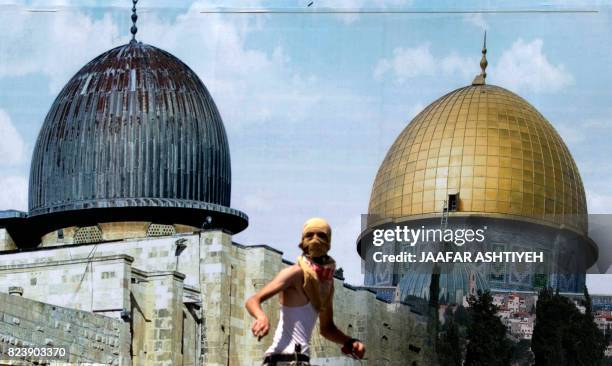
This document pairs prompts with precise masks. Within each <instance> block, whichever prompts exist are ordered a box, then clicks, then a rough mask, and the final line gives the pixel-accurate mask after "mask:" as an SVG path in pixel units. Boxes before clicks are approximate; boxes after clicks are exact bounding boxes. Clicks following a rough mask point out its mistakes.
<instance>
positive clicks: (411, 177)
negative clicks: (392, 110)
mask: <svg viewBox="0 0 612 366" xmlns="http://www.w3.org/2000/svg"><path fill="white" fill-rule="evenodd" d="M449 193H459V199H460V202H459V211H461V212H463V213H468V214H470V213H473V214H495V215H502V216H503V215H511V216H512V217H513V218H515V219H516V218H519V219H521V218H522V219H528V220H530V221H534V220H535V221H540V222H544V223H547V224H554V225H559V224H563V225H565V226H566V227H569V228H571V229H574V230H576V231H578V232H581V233H585V232H586V200H585V194H584V188H583V185H582V181H581V179H580V175H579V173H578V169H577V167H576V164H575V162H574V160H573V159H572V157H571V155H570V153H569V150H568V148H567V147H566V146H565V144H564V143H563V141H562V139H561V137H560V136H559V134H558V133H557V132H556V131H555V130H554V128H553V127H552V125H551V124H550V123H549V122H548V121H547V120H546V119H545V118H544V117H543V116H542V115H541V114H540V113H539V112H538V111H537V110H536V109H535V108H534V107H533V106H531V105H530V104H529V103H528V102H526V101H525V100H524V99H522V98H521V97H519V96H517V95H516V94H514V93H512V92H510V91H508V90H505V89H503V88H500V87H497V86H493V85H471V86H468V87H464V88H461V89H457V90H455V91H453V92H451V93H449V94H447V95H445V96H443V97H441V98H440V99H438V100H437V101H435V102H434V103H432V104H431V105H429V106H428V107H427V108H425V109H424V110H423V111H422V112H421V113H420V114H419V115H418V116H416V117H415V118H414V119H413V120H412V122H411V123H410V124H409V125H408V126H407V127H406V129H404V131H403V132H402V133H401V134H400V135H399V136H398V138H397V140H396V141H395V143H394V144H393V146H392V147H391V148H390V149H389V151H388V153H387V155H386V157H385V159H384V161H383V163H382V165H381V167H380V169H379V171H378V174H377V177H376V179H375V182H374V187H373V190H372V196H371V198H370V206H369V213H370V214H373V215H379V216H382V217H393V218H397V217H400V216H412V215H429V214H439V213H440V211H441V207H442V204H443V201H444V200H445V199H446V197H447V195H448V194H449Z"/></svg>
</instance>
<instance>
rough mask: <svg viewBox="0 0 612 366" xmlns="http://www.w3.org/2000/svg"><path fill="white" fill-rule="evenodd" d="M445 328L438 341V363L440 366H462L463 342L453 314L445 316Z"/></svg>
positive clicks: (449, 313)
mask: <svg viewBox="0 0 612 366" xmlns="http://www.w3.org/2000/svg"><path fill="white" fill-rule="evenodd" d="M444 326H445V331H444V332H442V333H441V335H440V337H439V339H438V347H437V352H438V363H439V364H440V366H461V364H462V361H463V354H462V353H463V352H462V351H463V342H462V339H461V334H460V332H459V327H458V326H457V323H456V322H455V319H454V316H453V314H452V312H448V313H447V314H445V324H444Z"/></svg>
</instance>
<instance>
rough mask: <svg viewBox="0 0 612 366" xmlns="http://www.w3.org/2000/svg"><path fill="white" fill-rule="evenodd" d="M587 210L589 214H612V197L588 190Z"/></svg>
mask: <svg viewBox="0 0 612 366" xmlns="http://www.w3.org/2000/svg"><path fill="white" fill-rule="evenodd" d="M585 193H586V199H587V208H588V211H589V214H609V213H612V210H611V209H610V207H612V195H607V194H601V193H599V192H594V191H592V190H586V192H585Z"/></svg>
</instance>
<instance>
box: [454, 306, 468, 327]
mask: <svg viewBox="0 0 612 366" xmlns="http://www.w3.org/2000/svg"><path fill="white" fill-rule="evenodd" d="M455 322H457V324H458V325H459V326H462V327H467V326H468V325H469V324H470V314H469V313H468V311H467V310H466V309H465V306H463V305H459V306H458V307H457V310H455Z"/></svg>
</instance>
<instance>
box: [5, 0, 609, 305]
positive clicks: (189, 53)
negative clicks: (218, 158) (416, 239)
mask: <svg viewBox="0 0 612 366" xmlns="http://www.w3.org/2000/svg"><path fill="white" fill-rule="evenodd" d="M309 2H310V1H291V2H287V1H223V2H221V1H202V2H187V1H185V2H176V1H170V0H165V1H148V0H140V4H139V6H138V7H139V21H138V27H139V32H138V35H137V38H138V39H139V40H141V41H143V42H145V43H149V44H152V45H155V46H157V47H160V48H162V49H165V50H167V51H169V52H171V53H173V54H174V55H175V56H177V57H179V58H180V59H182V60H183V61H184V62H186V63H187V64H188V65H189V66H190V67H191V68H192V69H194V70H195V72H196V73H197V74H198V75H199V76H200V78H201V79H202V80H203V82H204V83H205V84H206V85H207V87H208V88H209V90H210V91H211V94H212V95H213V97H214V99H215V101H216V103H217V106H218V107H219V109H220V112H221V115H222V117H223V120H224V123H225V126H226V129H227V133H228V138H229V142H230V149H231V155H232V168H233V169H232V173H233V187H232V206H233V207H234V208H237V209H240V210H242V211H244V212H246V213H247V214H248V215H249V217H250V226H249V228H248V229H247V230H246V231H244V232H243V233H241V234H239V235H237V236H236V237H235V240H236V241H238V242H241V243H245V244H260V243H265V244H269V245H271V246H273V247H276V248H279V249H280V250H283V251H284V252H285V256H286V257H287V258H288V259H290V260H294V259H295V257H296V256H297V255H298V254H299V253H298V249H297V243H298V241H299V234H300V230H301V225H302V223H303V221H304V220H305V219H307V218H308V217H311V216H323V217H326V218H328V219H329V221H330V222H331V224H332V225H333V228H334V238H333V244H332V247H333V249H332V255H333V256H334V257H336V258H337V260H338V262H339V265H340V266H342V267H344V268H345V273H346V275H347V277H348V279H349V281H350V282H352V283H359V282H361V281H362V276H361V275H360V268H359V258H358V256H357V254H356V252H355V238H356V237H357V235H358V233H359V222H360V215H361V214H364V213H366V212H367V205H368V199H369V195H370V189H371V185H372V182H373V180H374V177H375V175H376V171H377V169H378V166H379V164H380V163H381V162H382V159H383V157H384V155H385V153H386V151H387V149H388V148H389V147H390V145H391V144H392V142H393V140H394V139H395V137H396V136H397V135H398V134H399V133H400V132H401V130H402V129H403V128H404V127H405V126H406V125H407V124H408V122H409V121H410V120H411V118H412V117H414V116H415V115H416V114H417V113H418V112H419V111H420V110H422V109H423V108H424V107H425V106H427V105H428V104H429V103H431V102H432V101H434V100H435V99H437V98H438V97H439V96H441V95H443V94H445V93H447V92H448V91H450V90H452V89H455V88H458V87H461V86H464V85H467V84H469V83H470V82H471V81H472V79H473V77H474V76H475V75H476V74H477V73H478V72H479V65H478V62H479V59H480V48H481V45H482V35H483V31H484V29H487V32H488V33H487V34H488V45H487V48H488V51H489V52H488V60H489V68H488V70H487V71H488V75H489V77H488V78H487V81H488V82H489V83H492V84H497V85H500V86H503V87H505V88H507V89H510V90H512V91H514V92H517V93H519V94H520V95H521V96H523V97H524V98H525V99H527V100H528V101H529V102H531V103H532V104H533V105H534V106H535V107H536V108H537V109H538V110H539V111H540V112H541V113H542V114H543V115H544V116H546V117H547V118H548V119H549V121H551V123H552V124H553V125H554V126H555V128H556V129H557V131H559V133H560V134H561V135H562V137H563V138H564V140H565V142H566V143H567V145H568V146H569V149H570V151H571V152H572V154H573V156H574V158H575V160H576V162H577V165H578V167H579V170H580V173H581V175H582V179H583V182H584V185H585V188H586V191H587V200H588V206H589V212H590V213H610V209H609V207H611V205H612V188H611V187H610V185H609V181H610V178H611V177H612V167H611V165H610V163H609V160H608V157H609V156H612V147H611V145H610V143H609V141H608V140H609V138H610V135H611V133H610V131H611V127H612V104H611V101H612V91H611V88H610V87H609V85H612V62H610V61H611V60H612V48H610V46H609V45H610V44H612V39H611V38H612V22H611V17H610V16H611V15H612V8H611V7H610V5H607V4H605V3H603V2H585V1H547V2H546V3H540V4H536V5H534V3H533V2H527V1H518V2H512V4H508V3H507V2H500V3H499V4H495V3H494V2H491V1H482V2H478V1H476V2H471V3H470V5H469V7H468V6H467V5H462V4H463V2H455V1H445V2H436V3H435V5H432V3H431V2H425V1H416V0H415V1H408V0H405V1H404V0H392V1H377V0H337V1H331V0H328V1H316V0H315V1H314V4H313V6H312V7H310V8H308V9H312V10H313V11H317V10H323V9H336V10H360V9H362V10H363V9H370V10H387V11H389V12H388V13H385V14H380V13H379V14H371V13H370V14H364V13H344V14H317V15H313V14H299V13H298V14H274V13H273V14H236V13H227V12H223V11H221V12H212V13H208V12H205V13H202V11H211V10H212V11H214V10H223V9H226V10H227V9H234V10H235V9H277V10H278V9H297V10H301V9H305V8H306V4H308V3H309ZM221 5H222V6H223V8H220V6H221ZM130 7H131V2H130V1H127V0H124V1H116V0H113V1H93V0H89V1H67V0H64V1H59V0H58V1H55V0H49V1H24V2H20V1H7V0H0V34H2V37H1V38H0V135H1V136H2V140H1V142H0V155H2V157H3V159H2V161H0V187H1V189H0V209H8V208H17V209H22V210H25V209H27V177H28V174H29V163H30V157H31V153H32V149H33V146H34V143H35V141H36V136H37V134H38V130H39V129H40V126H41V124H42V121H43V120H44V117H45V114H46V112H47V110H48V108H49V106H50V105H51V103H52V102H53V99H54V98H55V96H56V94H57V93H58V92H59V90H60V89H61V87H62V86H63V85H64V83H65V82H66V81H68V79H69V78H70V77H71V76H72V75H73V74H74V73H75V72H77V71H78V69H79V68H80V67H81V66H83V65H84V64H85V63H86V62H87V61H89V60H90V59H92V58H94V57H95V56H97V55H98V54H100V53H102V52H104V51H106V50H107V49H109V48H111V47H113V46H117V45H120V44H123V43H125V42H127V41H128V40H129V36H130V34H129V27H130V25H131V24H130V19H129V15H130V11H129V8H130ZM29 9H47V10H56V12H52V13H47V12H31V11H28V10H29ZM500 9H501V10H504V11H505V12H501V13H490V12H485V13H469V11H473V10H485V11H490V10H500ZM400 10H401V11H403V10H417V11H443V10H451V11H468V12H460V13H457V12H455V13H452V12H451V13H430V12H427V13H401V12H399V11H400ZM518 10H521V11H522V10H538V11H539V12H531V13H527V12H518V13H516V12H512V11H518ZM542 10H547V11H551V10H565V11H567V10H580V12H541V11H542ZM590 10H592V11H593V12H589V11H590ZM610 282H612V281H609V280H607V279H606V278H602V277H598V278H596V277H590V278H589V285H590V287H591V292H599V293H601V292H608V293H612V285H610V284H609V283H610Z"/></svg>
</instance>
